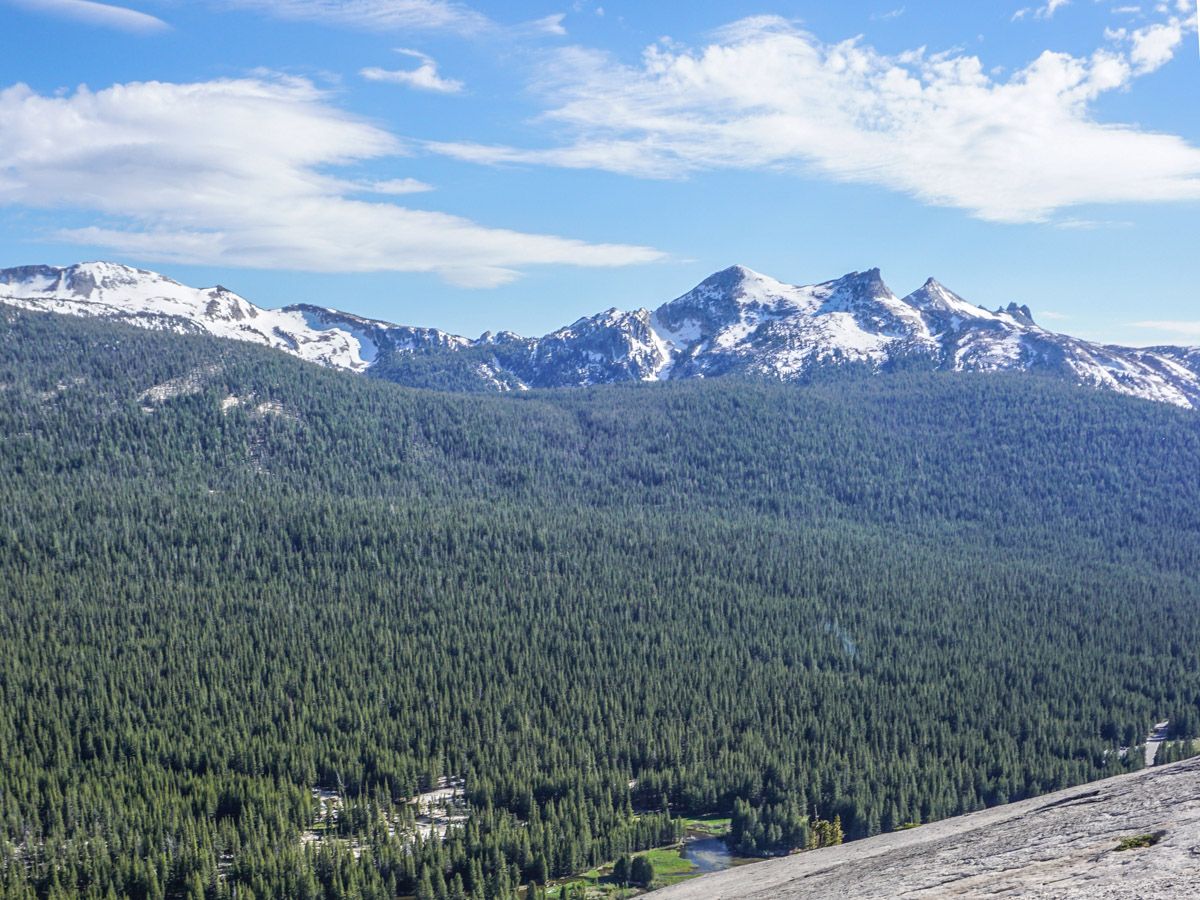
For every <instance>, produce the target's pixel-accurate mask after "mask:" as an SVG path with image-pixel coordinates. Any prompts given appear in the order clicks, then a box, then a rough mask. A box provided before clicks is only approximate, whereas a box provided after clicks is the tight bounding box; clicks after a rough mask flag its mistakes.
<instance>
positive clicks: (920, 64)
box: [429, 16, 1200, 222]
mask: <svg viewBox="0 0 1200 900" xmlns="http://www.w3.org/2000/svg"><path fill="white" fill-rule="evenodd" d="M1168 24H1169V23H1168ZM1178 24H1179V27H1181V28H1187V27H1194V23H1192V24H1188V23H1185V22H1181V23H1178ZM1136 47H1137V42H1136V41H1135V40H1133V39H1132V38H1131V37H1129V36H1127V37H1126V38H1125V39H1124V40H1123V41H1120V42H1118V43H1116V44H1115V45H1110V46H1106V47H1103V48H1101V49H1098V50H1096V51H1095V52H1094V53H1093V54H1091V55H1090V56H1086V57H1076V56H1072V55H1069V54H1066V53H1053V52H1049V51H1047V52H1045V53H1042V54H1041V55H1040V56H1039V57H1038V58H1037V59H1035V60H1034V61H1033V62H1031V63H1029V64H1028V65H1027V66H1025V67H1024V68H1023V69H1020V70H1018V71H1016V72H1013V73H1011V74H1008V75H1005V76H999V75H996V74H994V73H989V71H988V69H987V68H985V66H984V64H983V63H982V62H981V60H980V59H979V58H977V57H975V56H971V55H966V54H963V53H961V52H949V53H941V54H929V53H927V52H926V51H924V50H915V51H911V52H906V53H901V54H895V55H887V54H883V53H880V52H878V51H876V50H874V49H872V48H871V47H869V46H865V45H864V44H863V43H862V42H861V41H859V40H850V41H844V42H841V43H837V44H826V43H823V42H821V41H820V40H818V39H817V38H816V37H814V36H813V35H812V34H809V33H807V32H805V31H803V30H801V29H799V28H798V27H796V26H795V25H794V24H792V23H790V22H788V21H785V20H783V19H780V18H777V17H768V16H763V17H756V18H750V19H745V20H742V21H740V22H736V23H734V24H733V25H731V26H729V27H727V28H725V29H723V30H722V31H721V32H719V33H718V34H717V35H716V37H715V40H714V41H713V42H712V43H711V44H710V45H708V46H706V47H703V48H701V49H696V50H692V49H687V48H681V47H679V46H678V45H675V44H656V45H653V46H651V47H649V48H648V49H647V50H646V51H645V53H644V55H643V59H642V61H641V63H640V65H634V66H630V65H624V64H622V63H620V62H618V61H616V60H615V59H614V58H613V57H611V56H609V55H607V54H604V53H600V52H596V51H590V50H586V49H581V48H578V47H573V48H566V49H563V50H561V51H558V52H556V53H555V54H553V55H552V56H551V62H550V63H549V64H548V65H547V66H546V67H545V69H544V71H543V72H542V73H541V77H540V79H539V81H538V82H537V84H536V85H535V90H536V91H538V92H539V93H541V94H542V95H543V97H544V98H545V102H546V105H547V111H546V112H545V113H544V114H543V115H542V117H541V119H540V122H541V124H542V125H544V126H547V127H548V128H550V129H552V130H553V132H554V133H555V134H556V135H557V136H558V137H559V142H558V143H557V144H556V145H554V146H550V147H542V148H518V147H511V146H492V145H481V144H471V143H432V144H430V145H429V146H430V147H431V148H432V149H433V150H435V151H437V152H440V153H443V154H446V155H449V156H452V157H455V158H458V159H463V160H469V161H474V162H479V163H487V164H505V163H525V164H539V165H548V166H561V167H568V168H592V169H603V170H607V171H612V172H619V173H624V174H629V175H636V176H643V177H651V178H679V177H685V176H687V175H688V174H689V173H692V172H697V171H704V170H712V169H731V168H737V169H766V170H775V171H784V172H786V171H796V172H801V173H805V174H808V175H811V176H818V177H824V178H828V179H832V180H836V181H846V182H860V183H867V184H875V185H881V186H884V187H886V188H890V189H892V190H896V191H901V192H904V193H907V194H909V195H912V196H914V197H916V198H918V199H919V200H921V201H923V202H925V203H928V204H931V205H936V206H947V207H956V208H959V209H964V210H967V211H969V212H970V213H971V214H973V215H975V216H977V217H979V218H982V219H986V220H991V221H997V222H1037V221H1049V220H1050V219H1051V218H1052V214H1054V213H1055V212H1056V211H1058V210H1061V209H1066V208H1070V207H1073V206H1078V205H1081V204H1096V203H1146V202H1167V201H1180V200H1200V148H1198V147H1196V146H1194V145H1192V144H1190V143H1188V142H1187V141H1186V140H1184V139H1183V138H1181V137H1179V136H1176V135H1171V134H1163V133H1157V132H1150V131H1145V130H1141V129H1139V128H1137V127H1135V126H1131V125H1117V124H1105V123H1101V122H1098V121H1097V117H1096V113H1095V110H1094V107H1095V103H1096V101H1097V100H1098V99H1099V98H1101V97H1102V96H1104V95H1106V94H1108V93H1111V92H1114V91H1119V90H1123V89H1125V88H1127V87H1128V86H1129V85H1130V83H1131V82H1132V81H1133V79H1134V78H1135V77H1136V76H1137V75H1138V74H1141V73H1144V72H1146V71H1148V70H1149V69H1148V67H1149V66H1150V64H1151V61H1152V60H1153V61H1154V62H1158V59H1159V58H1158V57H1157V56H1155V55H1154V54H1149V53H1147V52H1145V51H1142V52H1139V51H1138V50H1137V49H1136Z"/></svg>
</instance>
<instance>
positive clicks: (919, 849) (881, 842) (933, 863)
mask: <svg viewBox="0 0 1200 900" xmlns="http://www.w3.org/2000/svg"><path fill="white" fill-rule="evenodd" d="M1144 836H1151V837H1150V841H1153V842H1154V843H1153V844H1152V846H1145V847H1134V848H1131V849H1125V850H1118V849H1117V848H1118V847H1119V846H1120V845H1121V842H1122V841H1123V840H1124V839H1127V838H1137V837H1144ZM653 896H654V897H655V898H656V900H659V898H661V900H732V898H744V900H753V898H758V900H798V898H818V897H820V898H825V897H838V898H842V900H857V898H880V900H882V898H888V900H891V898H895V897H921V898H938V897H959V898H964V897H1055V898H1064V900H1065V898H1081V900H1082V898H1088V900H1117V898H1122V900H1124V898H1129V900H1133V898H1145V897H1155V898H1194V897H1197V896H1200V759H1191V760H1186V761H1184V762H1181V763H1174V764H1171V765H1166V766H1161V767H1155V768H1151V769H1143V770H1141V771H1140V772H1135V773H1133V774H1130V775H1119V776H1117V777H1115V778H1109V779H1106V780H1104V781H1099V782H1095V783H1092V784H1088V785H1082V786H1080V787H1077V788H1072V789H1070V790H1065V791H1059V792H1058V793H1055V794H1049V795H1047V796H1044V797H1038V798H1035V799H1033V800H1025V801H1022V802H1020V803H1013V804H1009V805H1007V806H1000V807H996V808H993V809H989V810H984V811H983V812H978V813H974V814H972V815H968V816H959V817H957V818H954V819H946V820H945V821H942V822H936V823H934V824H932V825H924V826H922V827H920V828H914V829H911V830H908V831H899V832H894V833H892V834H885V835H880V836H879V837H874V838H867V839H866V840H861V841H855V842H853V843H850V844H844V845H842V846H840V847H831V848H828V849H826V850H814V851H811V852H808V853H801V854H797V855H795V856H790V857H785V858H782V859H776V860H771V861H768V862H763V863H756V864H753V865H749V866H743V867H741V868H736V869H730V870H728V871H725V872H721V873H719V874H716V875H707V876H703V877H701V878H697V879H695V880H693V881H688V882H684V883H683V884H679V885H676V886H675V887H671V888H667V889H665V890H663V891H660V892H656V893H655V894H654V895H653Z"/></svg>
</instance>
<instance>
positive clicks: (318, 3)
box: [216, 0, 492, 33]
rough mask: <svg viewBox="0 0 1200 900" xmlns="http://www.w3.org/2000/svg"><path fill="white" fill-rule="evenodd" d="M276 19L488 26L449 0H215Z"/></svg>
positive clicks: (391, 27)
mask: <svg viewBox="0 0 1200 900" xmlns="http://www.w3.org/2000/svg"><path fill="white" fill-rule="evenodd" d="M216 2H218V3H220V4H222V5H224V6H228V7H240V8H244V9H254V10H258V11H261V12H264V13H267V14H269V15H273V16H276V17H277V18H280V19H297V20H307V21H312V22H326V23H329V24H336V25H346V26H350V27H353V28H361V29H364V30H369V31H398V30H402V29H422V30H431V31H432V30H437V31H455V32H463V33H471V32H478V31H483V30H486V29H487V28H489V27H491V24H492V23H491V20H489V19H488V17H487V16H485V15H483V14H482V13H480V12H478V11H476V10H474V9H472V8H471V7H469V6H465V5H463V4H461V3H456V2H453V0H216Z"/></svg>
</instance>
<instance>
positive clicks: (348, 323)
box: [0, 262, 1200, 409]
mask: <svg viewBox="0 0 1200 900" xmlns="http://www.w3.org/2000/svg"><path fill="white" fill-rule="evenodd" d="M0 303H6V304H9V305H14V306H18V307H21V308H25V309H32V310H40V311H48V312H59V313H65V314H69V315H77V316H97V317H104V318H110V319H116V320H120V321H124V322H128V323H131V324H135V325H140V326H142V327H146V328H152V329H156V330H169V331H176V332H180V333H196V332H198V333H209V334H213V335H216V336H218V337H226V338H232V339H236V340H244V341H252V342H255V343H260V344H265V345H267V346H270V347H274V348H275V349H279V350H283V351H285V352H288V353H291V354H293V355H295V356H299V357H300V358H302V359H306V360H308V361H310V362H316V363H319V364H321V365H325V366H329V367H332V368H340V369H346V370H349V371H352V372H358V373H361V374H369V375H373V376H376V377H381V378H385V379H387V380H391V381H397V382H400V383H407V384H414V385H415V386H434V387H442V388H445V389H451V390H468V391H509V390H525V389H529V388H557V387H586V386H590V385H595V384H607V383H613V382H623V381H662V380H667V379H680V378H711V377H720V376H724V375H733V374H740V375H748V376H755V377H767V378H773V379H778V380H784V381H790V380H800V379H803V378H806V377H808V376H810V375H811V374H814V373H816V372H818V371H820V370H822V369H827V368H831V367H843V366H850V365H856V366H865V367H867V368H869V369H871V370H874V371H885V370H888V369H891V368H895V367H898V366H911V365H916V366H919V367H924V368H929V369H940V370H950V371H1027V372H1038V373H1042V374H1046V375H1050V376H1054V377H1059V378H1064V379H1067V380H1070V381H1073V382H1075V383H1079V384H1085V385H1091V386H1093V387H1096V388H1101V389H1106V390H1111V391H1115V392H1117V393H1122V394H1126V395H1130V396H1135V397H1140V398H1142V399H1146V400H1153V401H1158V402H1166V403H1171V404H1174V405H1176V406H1180V407H1184V408H1187V409H1196V408H1200V348H1189V347H1172V346H1164V347H1153V348H1129V347H1119V346H1116V345H1110V344H1099V343H1095V342H1090V341H1085V340H1082V339H1079V338H1075V337H1072V336H1070V335H1065V334H1060V333H1057V332H1053V331H1049V330H1047V329H1044V328H1042V327H1041V326H1040V325H1038V324H1037V323H1036V321H1035V319H1034V317H1033V315H1032V313H1031V311H1030V309H1029V307H1028V306H1024V305H1018V304H1016V303H1011V304H1009V305H1008V306H1007V307H1004V308H1001V309H997V310H994V311H992V310H987V309H985V308H983V307H980V306H975V305H974V304H972V303H970V301H968V300H966V299H965V298H963V297H962V296H960V295H958V294H956V293H954V292H953V291H952V290H950V289H949V288H947V287H946V286H944V285H943V284H941V283H940V282H939V281H937V280H936V279H935V278H932V277H930V278H929V279H927V280H926V281H925V283H924V284H923V285H922V286H921V287H920V288H918V289H917V290H915V291H913V292H911V293H910V294H908V295H906V296H904V297H899V296H897V295H896V294H895V293H894V292H893V291H892V290H891V289H890V288H889V287H888V286H887V284H886V283H885V282H884V281H883V278H882V274H881V272H880V270H879V269H878V268H872V269H867V270H864V271H861V272H858V271H856V272H850V273H847V274H846V275H843V276H842V277H841V278H836V279H832V280H830V281H825V282H820V283H817V284H812V285H791V284H786V283H784V282H781V281H778V280H776V279H774V278H771V277H770V276H767V275H763V274H761V273H758V272H755V271H753V270H751V269H748V268H746V267H745V266H740V265H735V266H730V267H728V268H726V269H722V270H721V271H719V272H715V273H713V274H712V275H710V276H708V277H707V278H705V279H704V280H703V281H701V282H700V283H699V284H698V285H696V287H694V288H692V289H691V290H690V291H688V292H686V293H684V294H682V295H680V296H678V297H676V298H674V299H673V300H669V301H667V302H666V303H663V304H662V305H660V306H658V307H657V308H655V309H653V310H650V309H646V308H640V309H635V310H631V311H625V310H622V309H620V308H618V307H616V306H614V307H610V308H609V309H607V310H605V311H603V312H600V313H597V314H595V315H592V316H584V317H581V318H579V319H577V320H576V321H575V322H573V323H571V324H569V325H565V326H563V327H561V328H559V329H556V330H554V331H551V332H549V333H548V334H545V335H542V336H541V337H525V336H522V335H518V334H515V333H513V332H510V331H499V332H484V334H482V335H481V336H480V337H478V338H474V339H472V338H468V337H463V336H460V335H455V334H451V333H449V332H446V331H442V330H440V329H436V328H420V327H414V326H406V325H397V324H394V323H391V322H386V321H383V320H378V319H371V318H367V317H364V316H359V315H355V314H353V313H347V312H343V311H341V310H337V309H334V308H330V307H321V306H315V305H312V304H303V303H301V304H292V305H288V306H285V307H282V308H280V309H266V308H263V307H258V306H256V305H255V304H253V303H251V302H250V301H249V300H246V299H245V298H244V297H241V296H240V295H238V294H236V293H234V292H233V291H231V290H229V289H228V288H225V287H223V286H221V285H216V286H214V287H211V288H199V289H198V288H191V287H188V286H186V285H183V284H180V283H179V282H176V281H174V280H172V279H170V278H167V277H165V276H163V275H160V274H158V273H155V272H151V271H148V270H144V269H136V268H132V267H129V266H124V265H121V264H117V263H108V262H92V263H80V264H76V265H73V266H66V267H54V266H22V267H18V268H12V269H4V270H0Z"/></svg>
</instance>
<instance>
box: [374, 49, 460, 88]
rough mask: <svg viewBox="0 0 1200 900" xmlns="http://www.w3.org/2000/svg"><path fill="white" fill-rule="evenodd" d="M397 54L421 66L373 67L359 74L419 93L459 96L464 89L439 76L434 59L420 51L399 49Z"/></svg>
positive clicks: (450, 79) (457, 83)
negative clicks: (428, 92) (430, 92)
mask: <svg viewBox="0 0 1200 900" xmlns="http://www.w3.org/2000/svg"><path fill="white" fill-rule="evenodd" d="M396 52H397V53H400V54H403V55H404V56H408V57H410V58H412V59H415V60H417V61H418V62H419V63H420V64H419V65H418V66H417V67H416V68H415V69H381V68H378V67H377V66H371V67H369V68H366V69H363V70H361V71H360V72H359V74H360V75H362V77H363V78H365V79H367V80H368V81H387V82H391V83H392V84H403V85H406V86H408V87H411V88H416V89H417V90H419V91H433V92H435V93H439V94H457V93H460V92H461V91H462V89H463V83H462V82H461V81H456V80H455V79H453V78H443V77H442V76H441V75H439V74H438V70H437V62H435V61H434V59H433V57H431V56H427V55H425V54H424V53H421V52H420V51H419V50H405V49H397V50H396Z"/></svg>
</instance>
